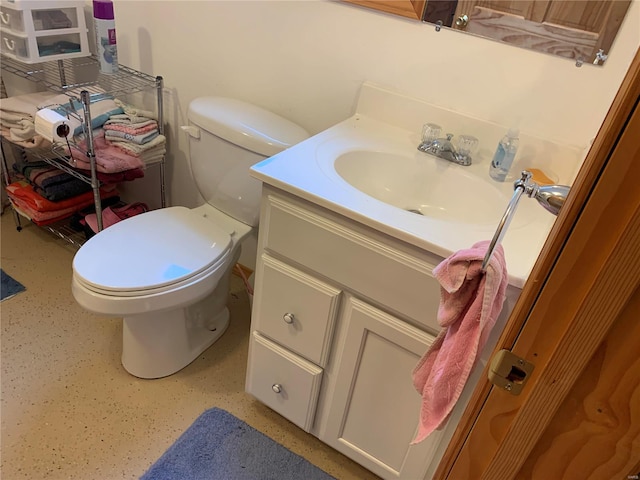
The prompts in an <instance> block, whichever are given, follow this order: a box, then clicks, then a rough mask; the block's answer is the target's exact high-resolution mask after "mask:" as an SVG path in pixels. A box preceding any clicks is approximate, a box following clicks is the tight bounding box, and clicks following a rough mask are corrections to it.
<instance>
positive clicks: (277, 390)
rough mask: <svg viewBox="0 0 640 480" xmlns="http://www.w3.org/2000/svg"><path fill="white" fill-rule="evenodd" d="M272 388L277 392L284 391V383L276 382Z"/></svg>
mask: <svg viewBox="0 0 640 480" xmlns="http://www.w3.org/2000/svg"><path fill="white" fill-rule="evenodd" d="M271 390H273V391H274V392H276V393H280V392H282V385H280V384H279V383H274V384H273V385H272V386H271Z"/></svg>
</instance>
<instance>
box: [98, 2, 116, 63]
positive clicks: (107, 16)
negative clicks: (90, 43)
mask: <svg viewBox="0 0 640 480" xmlns="http://www.w3.org/2000/svg"><path fill="white" fill-rule="evenodd" d="M93 22H94V26H95V30H96V55H97V56H98V61H99V62H100V71H101V72H102V73H109V74H113V73H117V72H118V47H117V45H116V22H115V17H114V15H113V2H112V1H111V0H93Z"/></svg>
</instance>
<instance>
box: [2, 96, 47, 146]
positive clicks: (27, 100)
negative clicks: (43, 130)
mask: <svg viewBox="0 0 640 480" xmlns="http://www.w3.org/2000/svg"><path fill="white" fill-rule="evenodd" d="M56 96H57V94H55V93H52V92H36V93H28V94H25V95H16V96H14V97H8V98H3V99H2V101H1V102H0V125H1V126H2V136H4V137H5V138H8V139H9V140H11V141H12V142H13V143H16V144H18V145H22V146H25V147H33V146H35V145H33V144H40V143H41V140H42V137H40V136H39V135H36V130H35V123H34V122H35V116H36V112H37V111H38V105H39V104H41V103H42V102H46V101H48V100H49V99H51V98H54V97H56ZM7 132H8V135H7ZM36 137H37V138H36Z"/></svg>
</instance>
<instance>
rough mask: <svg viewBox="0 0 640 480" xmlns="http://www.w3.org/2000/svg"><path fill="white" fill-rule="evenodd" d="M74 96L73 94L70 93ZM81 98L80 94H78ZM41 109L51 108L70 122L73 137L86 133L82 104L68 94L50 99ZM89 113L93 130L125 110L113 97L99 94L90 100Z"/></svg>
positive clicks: (92, 96) (41, 105)
mask: <svg viewBox="0 0 640 480" xmlns="http://www.w3.org/2000/svg"><path fill="white" fill-rule="evenodd" d="M69 94H72V92H69ZM78 98H80V94H78ZM39 107H40V108H49V109H51V110H53V111H55V112H56V113H58V114H60V115H62V116H63V117H66V118H67V119H68V120H69V127H70V128H71V131H72V132H73V135H74V136H76V135H80V134H82V133H83V132H84V127H83V125H84V124H83V122H82V121H81V119H82V118H84V107H83V105H82V102H81V101H79V100H77V99H76V98H71V97H69V96H68V95H67V94H60V95H58V96H56V97H53V98H50V99H48V101H47V102H44V103H42V104H40V106H39ZM89 112H90V113H91V128H92V129H96V128H100V127H102V126H103V125H104V124H105V122H106V121H107V120H109V117H110V116H111V115H116V114H119V113H122V112H123V110H122V108H120V107H119V106H118V105H117V104H116V102H115V101H114V99H113V97H112V96H111V95H108V94H106V93H98V94H94V95H91V97H90V100H89Z"/></svg>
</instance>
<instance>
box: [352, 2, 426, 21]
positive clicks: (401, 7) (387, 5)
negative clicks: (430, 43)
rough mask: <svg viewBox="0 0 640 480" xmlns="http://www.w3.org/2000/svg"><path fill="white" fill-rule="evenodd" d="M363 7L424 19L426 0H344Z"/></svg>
mask: <svg viewBox="0 0 640 480" xmlns="http://www.w3.org/2000/svg"><path fill="white" fill-rule="evenodd" d="M343 1H344V2H347V3H353V4H355V5H360V6H362V7H367V8H373V9H375V10H380V11H382V12H387V13H393V14H394V15H401V16H403V17H407V18H413V19H415V20H422V14H423V12H424V5H425V2H426V0H343Z"/></svg>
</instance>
